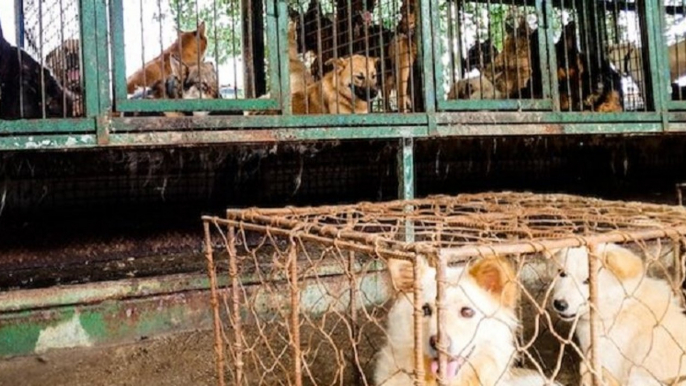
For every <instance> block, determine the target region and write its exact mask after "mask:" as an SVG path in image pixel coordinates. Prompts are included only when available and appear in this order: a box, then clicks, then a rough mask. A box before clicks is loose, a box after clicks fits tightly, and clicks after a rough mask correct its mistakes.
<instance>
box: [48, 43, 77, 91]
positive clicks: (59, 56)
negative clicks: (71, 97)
mask: <svg viewBox="0 0 686 386" xmlns="http://www.w3.org/2000/svg"><path fill="white" fill-rule="evenodd" d="M45 64H46V66H47V67H48V68H49V69H50V70H52V72H53V74H55V77H56V78H57V79H58V80H59V81H60V83H61V84H63V85H64V87H66V88H67V89H69V90H70V91H73V92H75V93H77V94H81V93H82V92H83V90H82V87H83V85H82V82H81V80H82V79H81V42H80V41H79V39H67V40H65V41H64V43H62V44H61V45H60V46H59V47H57V48H55V49H54V50H52V51H50V53H49V54H48V55H47V56H46V57H45Z"/></svg>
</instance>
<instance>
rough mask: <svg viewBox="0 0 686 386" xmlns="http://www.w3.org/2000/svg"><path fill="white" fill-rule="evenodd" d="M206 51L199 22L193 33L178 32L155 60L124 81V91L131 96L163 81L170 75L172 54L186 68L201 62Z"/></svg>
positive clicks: (202, 27) (205, 37) (203, 26)
mask: <svg viewBox="0 0 686 386" xmlns="http://www.w3.org/2000/svg"><path fill="white" fill-rule="evenodd" d="M206 50H207V36H206V35H205V22H201V23H200V25H199V26H198V28H197V29H196V30H195V31H179V32H178V37H177V39H176V41H175V42H174V43H173V44H172V45H170V46H169V47H167V48H166V49H165V50H164V51H163V52H162V53H161V54H160V55H159V56H157V57H156V58H155V59H153V60H151V61H149V62H147V63H145V65H144V66H143V68H141V69H139V70H138V71H136V72H135V73H134V74H133V75H131V76H130V77H129V78H128V79H127V80H126V89H127V92H128V93H129V94H132V93H133V92H134V91H135V90H136V89H137V88H138V87H150V86H151V85H153V84H155V82H157V81H160V80H162V81H164V80H165V79H166V77H167V75H168V74H170V73H171V71H172V69H171V64H170V58H171V56H172V54H174V55H176V56H177V57H179V58H180V60H181V61H182V62H183V63H184V64H185V65H187V66H190V65H192V64H193V63H196V64H197V63H198V59H200V62H202V61H203V59H204V57H205V51H206Z"/></svg>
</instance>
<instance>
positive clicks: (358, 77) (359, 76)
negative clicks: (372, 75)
mask: <svg viewBox="0 0 686 386" xmlns="http://www.w3.org/2000/svg"><path fill="white" fill-rule="evenodd" d="M355 78H357V80H364V75H355Z"/></svg>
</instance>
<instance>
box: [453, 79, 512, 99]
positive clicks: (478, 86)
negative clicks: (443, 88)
mask: <svg viewBox="0 0 686 386" xmlns="http://www.w3.org/2000/svg"><path fill="white" fill-rule="evenodd" d="M447 98H448V99H502V98H504V95H503V93H501V92H500V91H499V90H498V89H497V88H495V86H494V85H493V83H491V81H490V80H488V78H487V77H486V76H484V75H479V76H475V77H471V78H467V79H460V80H458V81H457V82H456V83H455V84H453V86H452V87H451V88H450V91H449V92H448V96H447Z"/></svg>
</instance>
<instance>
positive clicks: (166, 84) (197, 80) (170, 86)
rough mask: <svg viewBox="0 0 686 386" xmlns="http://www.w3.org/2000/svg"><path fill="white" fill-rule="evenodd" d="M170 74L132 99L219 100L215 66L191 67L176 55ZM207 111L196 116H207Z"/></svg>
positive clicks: (193, 65) (169, 115)
mask: <svg viewBox="0 0 686 386" xmlns="http://www.w3.org/2000/svg"><path fill="white" fill-rule="evenodd" d="M169 69H170V74H169V75H168V76H167V77H166V79H160V80H158V81H157V82H155V83H154V84H153V85H151V86H150V87H148V88H145V89H142V90H139V91H138V92H136V93H135V94H134V95H133V96H132V99H217V98H219V97H220V95H219V81H218V79H217V73H216V71H215V68H214V64H213V63H210V62H203V63H201V64H200V65H197V64H192V65H190V66H188V65H186V64H184V63H183V62H181V61H180V60H179V59H178V58H177V57H176V56H175V55H172V56H170V57H169ZM207 114H208V113H207V112H205V111H194V112H193V115H195V116H205V115H207ZM164 115H165V116H167V117H179V116H184V115H185V114H183V113H180V112H173V111H168V112H165V113H164Z"/></svg>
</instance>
